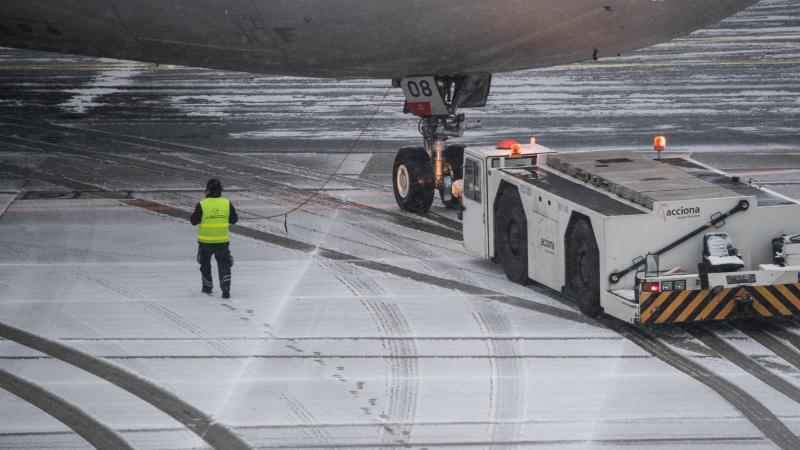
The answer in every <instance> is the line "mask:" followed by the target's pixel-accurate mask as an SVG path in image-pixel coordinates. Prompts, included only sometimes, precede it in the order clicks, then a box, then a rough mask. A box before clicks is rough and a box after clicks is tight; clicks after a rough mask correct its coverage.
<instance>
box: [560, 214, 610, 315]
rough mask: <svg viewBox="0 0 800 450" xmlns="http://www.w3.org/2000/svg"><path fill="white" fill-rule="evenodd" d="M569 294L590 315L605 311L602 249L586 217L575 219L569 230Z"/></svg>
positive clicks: (567, 256)
mask: <svg viewBox="0 0 800 450" xmlns="http://www.w3.org/2000/svg"><path fill="white" fill-rule="evenodd" d="M565 238H566V253H567V254H566V265H567V270H566V274H567V286H566V288H567V289H566V291H567V294H568V295H569V296H570V297H572V299H573V300H574V301H575V303H577V305H578V309H580V310H581V312H582V313H584V314H585V315H587V316H589V317H597V316H599V315H600V314H602V313H603V308H601V307H600V251H599V250H598V248H597V241H596V240H595V236H594V231H593V230H592V226H591V224H590V223H589V221H588V220H587V219H586V218H580V219H578V220H576V221H575V222H574V223H573V225H572V227H571V228H570V229H569V230H568V231H567V236H565Z"/></svg>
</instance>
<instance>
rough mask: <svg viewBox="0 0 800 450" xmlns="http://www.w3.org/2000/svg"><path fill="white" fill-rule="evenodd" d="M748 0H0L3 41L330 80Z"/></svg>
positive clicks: (666, 32) (497, 63) (657, 28)
mask: <svg viewBox="0 0 800 450" xmlns="http://www.w3.org/2000/svg"><path fill="white" fill-rule="evenodd" d="M752 3H754V0H703V1H697V0H668V1H664V0H608V1H603V2H598V1H597V0H558V1H554V0H527V1H519V0H449V1H448V0H434V1H427V2H421V1H409V0H370V1H365V0H360V1H359V0H5V1H3V2H2V5H0V46H7V47H19V48H28V49H36V50H48V51H57V52H64V53H75V54H84V55H92V56H103V57H110V58H121V59H133V60H140V61H150V62H157V63H166V64H178V65H187V66H198V67H208V68H216V69H227V70H236V71H246V72H258V73H269V74H284V75H298V76H320V77H336V78H356V77H358V78H394V79H399V78H404V77H407V76H409V75H431V74H435V75H454V74H466V73H480V72H486V73H496V72H504V71H513V70H519V69H527V68H534V67H546V66H553V65H558V64H565V63H570V62H576V61H583V60H588V59H591V58H592V57H600V56H607V55H615V54H617V53H620V52H624V51H629V50H632V49H636V48H641V47H645V46H648V45H651V44H653V43H656V42H660V41H664V40H667V39H670V38H672V37H676V36H680V35H684V34H686V33H689V32H691V31H693V30H696V29H699V28H702V27H703V26H706V25H709V24H711V23H714V22H716V21H718V20H720V19H721V18H723V17H725V16H727V15H730V14H732V13H734V12H736V11H738V10H740V9H742V8H744V7H746V6H748V5H750V4H752Z"/></svg>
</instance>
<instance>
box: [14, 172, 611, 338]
mask: <svg viewBox="0 0 800 450" xmlns="http://www.w3.org/2000/svg"><path fill="white" fill-rule="evenodd" d="M0 167H5V168H7V169H8V170H11V171H13V172H14V173H24V174H26V175H28V176H31V177H34V178H36V179H37V180H40V181H46V182H48V183H51V184H56V185H59V186H63V187H66V188H69V189H73V190H78V191H84V190H91V191H96V190H98V189H99V190H100V191H101V192H106V193H109V194H111V195H110V196H109V198H110V199H112V200H116V201H119V202H120V203H121V204H123V205H128V206H135V207H138V208H141V209H143V210H146V211H149V212H151V213H155V214H158V215H163V216H167V217H172V218H174V219H178V220H181V221H187V220H189V216H190V215H191V213H190V212H189V211H187V210H182V209H179V208H175V207H174V206H171V205H168V204H164V203H159V202H155V201H151V200H144V199H136V198H134V199H129V200H124V201H121V200H119V199H118V198H115V197H114V196H113V191H108V190H104V189H103V188H102V187H100V186H97V185H93V184H88V183H84V182H82V181H78V180H74V179H66V178H64V177H59V176H57V175H53V174H50V173H47V172H44V171H41V170H31V169H26V168H18V167H16V166H12V165H8V164H2V163H0ZM230 230H231V233H234V234H238V235H241V236H245V237H249V238H251V239H255V240H258V241H261V242H265V243H268V244H272V245H277V246H279V247H283V248H286V249H290V250H296V251H299V252H303V253H306V254H311V255H314V256H315V257H318V258H321V259H327V260H333V261H343V262H347V263H350V264H353V265H355V266H359V267H362V268H365V269H370V270H375V271H378V272H383V273H388V274H392V275H395V276H398V277H401V278H408V279H411V280H414V281H417V282H419V283H424V284H428V285H432V286H435V287H437V288H443V289H453V290H456V291H459V292H462V293H465V294H469V295H475V296H478V297H484V298H487V299H491V300H493V301H497V302H500V303H505V304H507V305H511V306H516V307H520V308H525V309H529V310H532V311H536V312H538V313H541V314H546V315H549V316H553V317H558V318H561V319H564V320H568V321H570V322H577V323H582V324H586V325H589V326H595V327H602V326H601V325H599V324H598V323H597V321H595V320H593V319H590V318H588V317H586V316H584V315H582V314H579V313H577V312H575V310H574V305H571V304H570V305H569V307H570V309H564V308H559V307H555V306H550V305H547V304H544V303H537V302H535V301H532V300H529V299H524V298H521V297H515V296H512V295H506V294H502V293H499V292H496V291H492V290H489V289H484V288H481V287H477V286H474V285H471V284H467V283H463V282H459V281H455V280H451V279H446V278H441V277H437V276H434V275H429V274H424V273H419V272H416V271H413V270H409V269H404V268H401V267H397V266H393V265H391V264H387V263H383V262H379V261H374V260H370V259H363V258H359V257H356V256H352V255H348V254H346V253H342V252H339V251H336V250H330V249H328V248H325V247H321V246H317V245H312V244H307V243H305V242H302V241H299V240H297V239H292V238H290V237H288V236H283V235H278V234H274V233H270V232H267V231H263V230H258V229H255V228H250V227H245V226H242V225H232V226H231V227H230ZM546 295H548V296H550V297H552V293H550V294H546Z"/></svg>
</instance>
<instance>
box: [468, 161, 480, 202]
mask: <svg viewBox="0 0 800 450" xmlns="http://www.w3.org/2000/svg"><path fill="white" fill-rule="evenodd" d="M464 196H465V197H466V198H468V199H470V200H472V201H474V202H478V203H480V202H481V163H480V162H479V161H476V160H474V159H472V158H467V160H466V162H465V164H464Z"/></svg>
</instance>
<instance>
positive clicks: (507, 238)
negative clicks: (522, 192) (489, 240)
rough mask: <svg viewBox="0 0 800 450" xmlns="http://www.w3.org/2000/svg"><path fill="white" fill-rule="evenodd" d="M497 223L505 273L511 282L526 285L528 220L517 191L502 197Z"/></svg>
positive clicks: (501, 258) (500, 252)
mask: <svg viewBox="0 0 800 450" xmlns="http://www.w3.org/2000/svg"><path fill="white" fill-rule="evenodd" d="M495 221H496V224H497V225H496V226H497V228H496V230H497V238H498V239H497V244H498V256H499V258H500V263H501V264H502V265H503V272H505V273H506V277H508V279H509V280H511V281H513V282H515V283H524V282H525V281H527V280H528V220H527V218H526V217H525V210H524V209H523V207H522V201H521V200H520V198H519V193H518V192H517V190H516V189H509V190H507V191H506V192H505V193H503V196H502V197H500V205H499V207H498V208H497V217H496V218H495Z"/></svg>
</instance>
